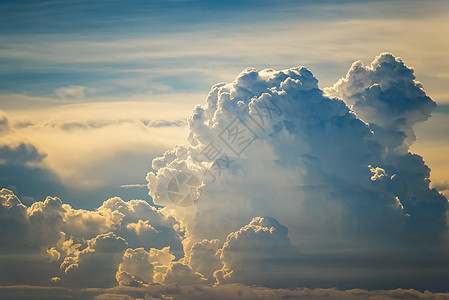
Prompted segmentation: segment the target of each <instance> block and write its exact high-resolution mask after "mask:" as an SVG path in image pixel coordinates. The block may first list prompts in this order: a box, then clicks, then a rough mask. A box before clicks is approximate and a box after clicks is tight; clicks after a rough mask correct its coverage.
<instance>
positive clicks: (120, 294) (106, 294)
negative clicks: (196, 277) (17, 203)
mask: <svg viewBox="0 0 449 300" xmlns="http://www.w3.org/2000/svg"><path fill="white" fill-rule="evenodd" d="M0 294H2V295H4V296H5V297H7V298H8V299H36V298H37V299H40V298H42V297H45V299H65V298H70V299H86V298H94V297H95V298H94V299H135V298H140V299H186V300H188V299H195V300H201V299H205V300H206V299H223V300H227V299H236V297H237V298H238V299H243V300H256V299H266V300H268V299H273V300H274V299H349V300H362V299H448V298H449V294H447V293H432V292H429V291H425V292H420V291H417V290H414V289H391V290H364V289H349V290H338V289H335V288H329V289H308V288H296V289H270V288H266V287H257V286H245V285H242V284H225V285H218V286H207V285H188V286H179V285H154V286H150V287H124V286H120V287H113V288H108V289H100V288H96V289H92V288H90V289H76V290H73V289H68V288H63V287H44V286H26V285H22V286H1V287H0Z"/></svg>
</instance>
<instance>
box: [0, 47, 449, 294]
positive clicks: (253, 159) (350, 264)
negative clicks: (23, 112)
mask: <svg viewBox="0 0 449 300" xmlns="http://www.w3.org/2000/svg"><path fill="white" fill-rule="evenodd" d="M434 107H435V104H434V102H433V101H432V100H431V99H430V98H429V97H428V96H427V95H426V94H425V92H424V90H423V88H422V86H421V84H420V83H418V82H416V81H415V77H414V75H413V70H412V69H411V68H409V67H408V66H406V65H405V64H404V63H403V62H402V61H401V60H400V59H398V58H395V57H394V56H392V55H391V54H388V53H384V54H381V55H380V56H378V57H377V58H376V59H375V60H374V62H373V63H372V64H371V65H370V66H368V67H365V66H363V65H362V64H361V63H356V64H354V65H353V67H351V69H350V71H349V73H348V75H347V76H346V77H345V78H343V79H341V80H340V81H339V82H338V83H337V84H336V85H334V86H333V87H332V88H329V89H325V90H324V91H323V90H321V89H320V88H319V86H318V80H317V79H316V78H315V77H314V76H313V74H312V73H311V72H310V71H309V70H308V69H306V68H304V67H295V68H291V69H287V70H282V71H275V70H272V69H265V70H262V71H257V70H255V69H253V68H248V69H245V70H244V71H242V72H241V73H240V74H239V75H238V76H237V78H236V79H235V81H234V82H232V83H228V84H226V83H221V84H217V85H215V86H213V87H212V89H211V91H210V93H209V95H208V96H207V99H206V103H205V104H204V105H203V106H196V107H195V108H194V109H193V112H192V114H191V116H190V117H189V119H188V126H189V135H188V139H187V141H186V143H185V144H181V145H177V146H175V147H173V149H171V150H167V151H165V153H164V154H163V155H162V156H161V157H157V158H155V159H154V160H153V162H152V169H153V171H151V172H149V173H148V174H147V177H146V179H147V181H148V188H149V193H150V195H151V197H152V198H153V202H154V204H155V205H150V204H149V203H148V202H146V201H144V200H130V201H124V200H122V199H121V198H119V197H113V198H110V199H108V200H106V201H105V202H104V203H103V204H102V205H100V206H99V207H97V208H96V209H93V210H83V209H76V208H74V207H72V206H71V205H69V204H63V203H62V201H61V200H60V199H59V198H56V197H48V198H46V200H45V201H43V202H35V203H33V204H32V205H29V206H27V205H24V204H22V202H21V201H20V200H19V199H18V198H17V197H16V195H15V194H14V193H13V192H12V191H10V190H7V189H3V190H2V191H1V194H0V200H1V204H2V206H1V207H0V209H1V210H0V216H1V219H0V221H1V222H2V225H3V226H2V227H1V229H0V237H1V238H2V240H5V241H8V242H7V243H5V244H2V246H1V248H0V251H2V253H1V254H4V256H2V257H8V258H11V259H8V260H6V259H3V260H2V268H1V270H2V271H1V272H0V278H1V279H4V282H6V283H7V284H39V285H48V284H53V285H56V286H73V287H92V288H94V287H101V288H110V287H114V286H115V285H119V287H118V288H116V289H115V290H114V288H112V289H99V290H98V293H102V294H103V295H102V296H101V295H99V296H98V297H100V298H101V297H103V298H104V297H109V296H111V295H114V294H117V293H118V294H126V292H123V293H122V291H132V292H131V293H132V294H133V295H135V293H137V294H138V293H140V294H139V295H140V296H141V297H146V298H149V297H153V298H156V299H157V298H163V297H165V296H164V295H169V294H173V295H174V296H173V297H175V298H176V297H178V298H182V297H183V296H185V295H186V293H187V294H188V293H191V294H190V295H196V293H197V292H198V291H201V293H202V296H203V297H205V298H207V297H209V298H211V296H210V295H213V294H214V293H215V292H216V291H218V290H219V291H221V292H222V293H224V294H223V295H229V298H231V297H234V298H235V297H237V296H238V297H240V298H243V299H244V298H245V297H247V298H248V299H254V298H260V297H259V296H258V295H261V294H262V293H263V292H262V291H265V292H266V293H268V294H267V295H269V296H267V298H270V297H271V298H279V297H277V296H286V297H288V296H291V297H296V296H298V297H303V296H304V297H309V298H313V297H316V298H319V297H323V296H324V295H329V297H333V296H335V295H336V296H335V297H344V294H345V293H346V292H339V291H336V290H308V289H302V290H294V291H293V290H281V289H279V290H270V289H266V290H264V288H248V287H246V286H242V285H239V284H248V285H253V284H257V285H262V286H270V287H276V288H281V287H297V286H298V284H301V285H303V286H311V287H317V286H323V287H331V286H337V287H339V288H345V289H348V288H353V287H358V286H360V287H363V288H379V286H376V285H375V284H376V282H377V281H376V279H379V278H386V277H385V276H388V278H389V280H388V283H386V284H385V287H382V288H392V289H393V288H396V287H398V286H410V284H413V286H416V287H419V288H420V289H428V288H429V289H430V288H431V289H434V290H438V289H440V290H441V289H442V288H444V286H445V285H444V280H443V279H442V278H445V275H446V274H447V268H446V266H447V265H449V258H448V257H447V246H446V245H447V244H445V243H446V242H447V237H448V234H447V233H448V230H447V229H448V228H447V223H446V222H447V221H446V220H447V205H448V202H447V199H446V198H445V197H444V196H443V195H442V194H440V193H439V192H438V191H437V190H436V189H431V188H430V187H429V183H430V180H429V177H430V169H429V168H428V167H427V166H426V164H425V162H424V160H423V158H422V157H421V156H419V155H417V154H413V153H411V152H410V150H409V149H410V148H409V147H410V145H411V144H412V143H413V141H414V140H415V139H416V137H415V135H414V129H413V126H414V125H415V124H416V123H418V122H422V121H425V120H427V119H428V118H429V117H430V113H431V111H432V110H433V108H434ZM140 125H141V126H143V127H148V126H149V125H150V123H148V124H140ZM153 125H154V126H156V127H158V126H159V123H155V124H153ZM153 125H151V126H153ZM162 125H163V124H162ZM151 126H150V127H151ZM154 126H153V127H154ZM145 130H147V129H145ZM22 148H23V151H22V152H24V153H25V154H26V155H28V156H30V159H29V161H30V162H32V161H34V160H37V161H39V160H40V159H41V158H40V156H39V152H37V151H36V152H33V149H34V148H30V147H28V148H27V146H22ZM22 148H20V147H19V148H17V149H19V150H20V149H22ZM14 149H15V148H14ZM7 150H8V151H10V150H9V148H8V149H7ZM19 150H17V151H16V150H14V151H12V152H11V151H10V152H11V153H12V154H11V155H13V154H14V155H15V154H16V153H19V152H20V151H19ZM5 151H6V150H5ZM8 151H6V152H5V153H9V152H8ZM22 154H23V153H22ZM33 155H34V156H36V158H35V159H34V160H33V159H32V158H33V157H34V156H33ZM22 156H23V155H22ZM17 161H20V160H19V159H18V160H17ZM17 249H24V250H23V251H24V252H23V253H24V254H26V255H32V256H33V257H37V258H38V259H36V260H31V262H29V261H27V262H28V264H27V266H26V267H24V269H23V270H22V271H20V270H17V268H16V267H15V266H14V262H18V261H20V262H23V261H24V260H23V259H17V258H14V256H13V255H12V254H13V253H16V252H17V251H19V250H17ZM422 253H428V254H429V255H427V256H425V257H423V256H422ZM30 269H31V270H32V271H31V273H30V274H32V276H31V275H30V276H29V277H25V279H20V278H19V276H18V274H21V273H22V272H24V270H30ZM413 272H423V274H426V278H425V279H420V280H419V281H418V282H417V281H416V276H413ZM7 274H13V275H14V276H9V277H8V275H7ZM33 278H39V280H37V281H36V280H33ZM410 280H411V281H410ZM413 280H414V281H413ZM212 284H217V285H216V286H214V287H212V286H211V285H212ZM229 284H231V285H229ZM234 284H235V285H234ZM169 286H174V287H175V289H174V290H170V291H165V290H164V288H166V287H169ZM181 286H184V287H181ZM192 286H193V287H192ZM228 287H235V288H237V290H238V291H239V293H240V294H235V291H233V292H231V290H232V289H231V288H230V290H227V288H228ZM189 288H192V289H196V290H195V292H191V290H189ZM91 292H92V293H94V292H93V291H92V290H91ZM103 292H104V293H103ZM116 292H117V293H116ZM347 292H348V293H349V294H348V297H353V296H357V294H356V293H355V292H353V291H350V292H349V291H347ZM95 293H96V292H95ZM146 293H148V296H146ZM158 293H159V294H158ZM198 293H200V292H198ZM339 293H341V294H339ZM360 293H362V294H363V293H365V294H366V295H368V294H369V293H370V292H366V291H362V292H360ZM379 293H380V295H382V296H387V295H390V294H391V295H393V296H397V295H400V296H403V295H406V294H407V295H408V294H414V295H415V296H416V297H425V296H428V295H426V294H420V293H419V292H416V291H404V290H400V291H388V292H385V293H384V294H382V292H379ZM395 293H397V294H395ZM365 294H364V295H365ZM205 295H207V297H206V296H205ZM377 295H378V294H373V296H377ZM124 296H125V295H124ZM111 297H112V296H111ZM117 297H121V296H117ZM126 297H128V296H127V295H126ZM191 297H193V296H191ZM223 297H224V298H226V296H223ZM184 298H186V297H184ZM150 299H151V298H150ZM195 299H199V297H196V298H195Z"/></svg>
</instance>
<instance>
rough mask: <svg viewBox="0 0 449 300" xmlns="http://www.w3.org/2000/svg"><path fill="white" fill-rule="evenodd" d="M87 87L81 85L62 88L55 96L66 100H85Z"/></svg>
mask: <svg viewBox="0 0 449 300" xmlns="http://www.w3.org/2000/svg"><path fill="white" fill-rule="evenodd" d="M85 90H86V87H84V86H80V85H71V86H68V87H62V88H59V89H56V90H55V94H56V95H57V96H58V97H59V98H61V99H63V100H65V99H83V98H84V92H85Z"/></svg>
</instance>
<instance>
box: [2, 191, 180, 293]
mask: <svg viewBox="0 0 449 300" xmlns="http://www.w3.org/2000/svg"><path fill="white" fill-rule="evenodd" d="M0 203H1V206H0V221H1V225H2V227H1V230H0V239H1V240H2V241H3V242H2V243H1V246H0V254H1V255H0V256H1V257H2V259H1V260H0V263H1V265H2V268H1V272H0V278H1V279H2V282H4V283H7V284H18V283H28V284H49V282H50V281H52V282H53V283H55V284H58V285H64V286H77V287H87V286H90V287H110V286H114V285H116V284H117V281H116V273H117V270H118V269H119V265H120V271H126V270H128V271H133V269H132V267H130V266H131V265H132V260H133V259H134V260H135V257H136V255H137V254H138V253H139V251H140V252H141V253H146V254H147V255H149V256H150V257H151V263H153V265H154V268H155V273H156V274H158V275H157V276H156V275H155V277H157V278H158V279H157V280H159V282H163V278H164V276H165V273H166V271H167V270H168V269H169V268H170V262H171V261H172V260H173V259H174V258H175V255H173V254H172V253H175V254H176V255H178V256H180V252H182V246H181V241H180V236H181V235H182V231H181V230H180V229H179V225H177V222H176V221H175V220H173V219H172V218H170V217H166V216H164V215H162V214H161V212H160V211H158V210H157V209H156V208H154V207H152V206H150V205H149V204H148V203H147V202H145V201H143V200H132V201H128V202H125V201H123V200H122V199H120V198H117V197H116V198H111V199H109V200H107V201H105V202H104V203H103V205H102V206H101V207H99V208H98V209H96V210H95V211H87V210H82V209H74V208H72V207H71V206H70V205H68V204H63V203H62V201H61V200H60V199H59V198H53V197H47V199H46V200H45V201H43V202H35V203H33V205H31V206H30V207H26V206H25V205H23V204H22V203H21V201H20V200H19V199H18V198H17V196H16V195H14V193H13V192H12V191H10V190H7V189H2V190H1V191H0ZM129 246H130V247H139V246H140V247H142V246H143V247H146V248H149V251H148V252H146V251H145V250H144V249H143V248H138V249H136V250H132V249H128V250H127V248H128V247H129ZM152 247H153V248H152ZM164 247H165V248H164ZM170 247H171V248H172V249H173V251H172V253H170V252H169V248H170ZM156 248H160V249H162V250H158V249H156ZM125 250H126V251H125ZM16 253H19V254H23V255H30V256H31V257H36V259H34V260H31V261H27V260H23V258H24V257H26V256H20V255H19V256H17V257H16V256H14V255H15V254H16ZM164 268H165V269H164ZM30 270H31V271H30ZM148 271H149V272H150V271H151V270H148ZM27 272H29V273H30V276H27V275H26V274H27ZM11 274H17V276H10V275H11ZM136 275H140V273H137V274H136ZM55 277H58V278H59V279H58V280H54V279H53V278H55ZM143 277H144V279H146V277H145V276H143ZM117 278H118V279H120V280H119V282H122V281H123V279H122V278H123V276H121V277H120V276H118V275H117ZM151 282H153V281H151ZM156 282H158V281H156Z"/></svg>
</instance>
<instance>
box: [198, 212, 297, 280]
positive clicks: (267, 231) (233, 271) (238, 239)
mask: <svg viewBox="0 0 449 300" xmlns="http://www.w3.org/2000/svg"><path fill="white" fill-rule="evenodd" d="M287 232H288V229H287V228H286V227H285V226H282V225H281V224H279V222H278V221H277V220H275V219H273V218H269V217H264V218H261V217H257V218H254V219H252V220H251V222H250V223H249V224H248V225H246V226H244V227H242V228H240V230H239V231H236V232H233V233H230V234H229V235H228V237H227V239H226V242H225V243H224V245H223V248H222V249H220V250H219V251H218V253H219V255H220V259H221V261H222V262H223V268H222V269H221V270H219V271H217V272H216V273H215V274H214V275H215V276H216V277H217V281H218V282H219V283H225V282H239V283H245V284H259V285H265V286H266V285H270V284H272V283H273V281H276V279H273V277H274V276H279V273H280V272H282V271H281V270H280V268H279V265H278V263H279V261H277V259H279V258H283V259H286V258H287V257H288V256H290V255H291V252H292V250H293V247H292V245H291V242H290V239H289V238H288V237H287ZM192 251H193V250H192ZM275 274H276V275H275Z"/></svg>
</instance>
